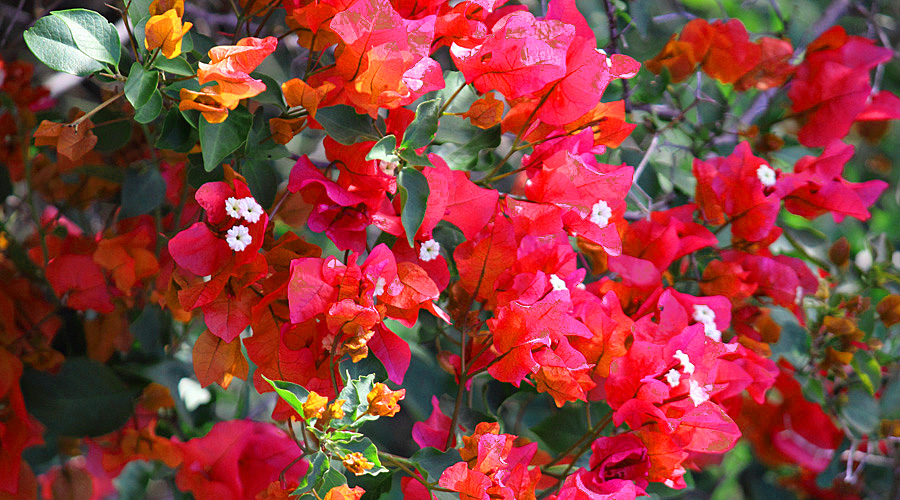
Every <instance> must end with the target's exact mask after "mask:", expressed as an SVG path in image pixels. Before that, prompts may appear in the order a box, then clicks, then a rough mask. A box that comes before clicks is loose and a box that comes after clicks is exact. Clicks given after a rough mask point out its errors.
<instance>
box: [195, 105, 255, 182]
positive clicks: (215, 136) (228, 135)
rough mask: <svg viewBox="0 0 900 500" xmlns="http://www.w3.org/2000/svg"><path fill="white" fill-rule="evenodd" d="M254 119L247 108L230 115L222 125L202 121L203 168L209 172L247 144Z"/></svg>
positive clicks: (238, 109)
mask: <svg viewBox="0 0 900 500" xmlns="http://www.w3.org/2000/svg"><path fill="white" fill-rule="evenodd" d="M251 122H252V117H251V116H250V113H249V112H247V110H246V109H245V108H237V109H235V110H234V111H232V112H231V113H228V118H227V119H225V121H224V122H222V123H209V122H208V121H206V119H204V118H201V119H200V123H199V125H200V148H201V149H202V150H203V168H204V169H206V171H207V172H209V171H211V170H212V169H214V168H216V167H218V166H219V165H220V164H221V163H222V161H224V160H225V159H226V158H228V155H230V154H231V153H234V152H235V151H237V150H238V149H240V148H241V147H242V146H243V145H244V143H246V142H247V133H248V132H249V131H250V124H251Z"/></svg>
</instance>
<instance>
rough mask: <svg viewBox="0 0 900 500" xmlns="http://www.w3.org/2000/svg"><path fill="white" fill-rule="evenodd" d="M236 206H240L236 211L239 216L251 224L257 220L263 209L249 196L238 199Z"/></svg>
mask: <svg viewBox="0 0 900 500" xmlns="http://www.w3.org/2000/svg"><path fill="white" fill-rule="evenodd" d="M238 206H239V207H240V209H239V210H238V212H239V213H240V214H241V218H243V219H244V220H245V221H247V222H249V223H251V224H252V223H254V222H257V221H259V218H260V217H261V216H262V214H263V209H262V207H261V206H259V203H257V202H256V200H254V199H253V198H251V197H249V196H248V197H246V198H241V199H240V200H238Z"/></svg>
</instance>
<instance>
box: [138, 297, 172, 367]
mask: <svg viewBox="0 0 900 500" xmlns="http://www.w3.org/2000/svg"><path fill="white" fill-rule="evenodd" d="M166 319H167V317H166V314H165V313H164V312H163V311H162V309H160V308H159V307H157V306H155V305H152V306H147V307H145V308H144V309H143V310H142V311H141V313H140V315H139V316H138V317H137V319H135V320H134V323H132V324H131V326H129V327H128V330H129V331H130V332H131V333H132V334H133V335H134V339H135V340H136V341H137V344H138V347H139V348H140V350H141V351H142V352H144V353H146V354H147V355H149V356H151V357H152V358H154V359H162V358H163V357H164V356H165V351H164V350H163V344H162V343H163V338H162V335H163V333H164V332H165V326H164V325H165V323H164V322H165V320H166Z"/></svg>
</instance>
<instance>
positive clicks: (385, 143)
mask: <svg viewBox="0 0 900 500" xmlns="http://www.w3.org/2000/svg"><path fill="white" fill-rule="evenodd" d="M395 149H397V138H396V137H394V134H390V135H386V136H384V137H382V138H381V139H380V140H379V141H378V142H376V143H375V145H374V146H372V149H370V150H369V153H368V154H367V155H366V160H369V161H372V160H381V161H389V162H391V163H399V162H400V158H398V157H397V155H396V154H394V150H395Z"/></svg>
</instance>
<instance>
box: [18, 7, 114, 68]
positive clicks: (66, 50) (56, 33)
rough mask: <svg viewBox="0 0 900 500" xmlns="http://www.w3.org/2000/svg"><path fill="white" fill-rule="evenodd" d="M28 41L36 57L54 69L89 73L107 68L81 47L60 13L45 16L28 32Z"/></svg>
mask: <svg viewBox="0 0 900 500" xmlns="http://www.w3.org/2000/svg"><path fill="white" fill-rule="evenodd" d="M24 36H25V44H26V45H28V49H29V50H31V53H32V54H34V56H35V57H37V58H38V59H40V60H41V62H42V63H44V64H46V65H47V66H49V67H50V68H51V69H54V70H56V71H61V72H63V73H69V74H70V75H76V76H88V75H90V74H92V73H94V72H97V71H100V70H102V69H103V68H104V66H103V64H101V63H99V62H97V61H95V60H94V59H93V58H91V57H89V56H88V55H87V54H85V53H84V52H82V51H81V50H79V48H78V45H76V44H75V39H74V38H72V32H71V31H70V30H69V27H68V26H67V25H66V23H65V22H64V21H63V20H62V19H61V18H59V17H57V16H44V17H42V18H40V19H38V20H37V22H35V23H34V26H32V27H31V28H29V29H28V31H26V32H25V35H24Z"/></svg>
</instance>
